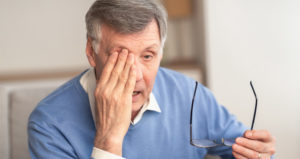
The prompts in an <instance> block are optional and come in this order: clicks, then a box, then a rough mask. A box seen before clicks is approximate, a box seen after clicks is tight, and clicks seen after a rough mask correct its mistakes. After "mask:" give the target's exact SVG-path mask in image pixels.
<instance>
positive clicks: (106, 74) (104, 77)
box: [99, 52, 118, 85]
mask: <svg viewBox="0 0 300 159" xmlns="http://www.w3.org/2000/svg"><path fill="white" fill-rule="evenodd" d="M117 58H118V53H117V52H114V53H112V54H111V55H110V56H109V58H108V60H107V61H106V63H105V65H104V68H103V70H102V72H101V76H100V79H99V83H100V85H103V84H105V83H106V82H107V81H108V80H109V78H110V74H111V71H112V70H113V68H114V67H115V64H116V61H117Z"/></svg>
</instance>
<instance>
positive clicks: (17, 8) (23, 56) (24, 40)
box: [0, 0, 93, 76]
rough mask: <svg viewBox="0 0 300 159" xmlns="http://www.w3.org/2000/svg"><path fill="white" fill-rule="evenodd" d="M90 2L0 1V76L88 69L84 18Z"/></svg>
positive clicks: (66, 0) (78, 0) (65, 0)
mask: <svg viewBox="0 0 300 159" xmlns="http://www.w3.org/2000/svg"><path fill="white" fill-rule="evenodd" d="M92 2H93V1H92V0H88V1H86V0H84V1H82V0H81V1H80V0H77V1H76V0H64V1H60V0H47V1H40V0H26V1H23V0H15V1H11V0H0V20H1V21H0V76H1V75H3V74H7V73H8V72H10V73H19V72H20V73H22V72H32V71H40V70H45V69H46V70H57V69H59V70H62V69H78V68H84V67H86V66H88V62H87V60H86V58H85V40H86V38H85V36H86V34H85V33H86V32H85V23H84V15H85V13H86V11H87V10H88V7H89V6H90V5H91V3H92Z"/></svg>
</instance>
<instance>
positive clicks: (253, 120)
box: [250, 81, 257, 130]
mask: <svg viewBox="0 0 300 159" xmlns="http://www.w3.org/2000/svg"><path fill="white" fill-rule="evenodd" d="M250 86H251V88H252V91H253V94H254V96H255V108H254V114H253V118H252V124H251V130H253V126H254V122H255V116H256V109H257V96H256V93H255V90H254V87H253V84H252V81H250Z"/></svg>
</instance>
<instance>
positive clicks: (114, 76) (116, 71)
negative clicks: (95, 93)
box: [107, 49, 128, 89]
mask: <svg viewBox="0 0 300 159" xmlns="http://www.w3.org/2000/svg"><path fill="white" fill-rule="evenodd" d="M127 55H128V51H127V49H123V50H122V52H121V53H119V56H118V60H117V63H116V65H115V67H114V68H113V70H112V72H111V74H110V78H109V82H108V83H107V84H108V86H107V87H108V88H111V89H114V88H115V86H116V83H117V81H118V79H119V76H120V74H121V72H122V71H123V69H124V65H125V63H126V59H127Z"/></svg>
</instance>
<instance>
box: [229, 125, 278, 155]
mask: <svg viewBox="0 0 300 159" xmlns="http://www.w3.org/2000/svg"><path fill="white" fill-rule="evenodd" d="M232 149H233V152H232V153H233V155H234V157H235V158H237V159H270V158H271V156H272V155H273V154H274V153H275V138H274V137H273V136H272V135H271V134H270V133H269V132H268V131H267V130H247V131H246V132H245V133H244V136H243V137H239V138H237V139H236V143H235V144H234V145H233V146H232Z"/></svg>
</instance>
